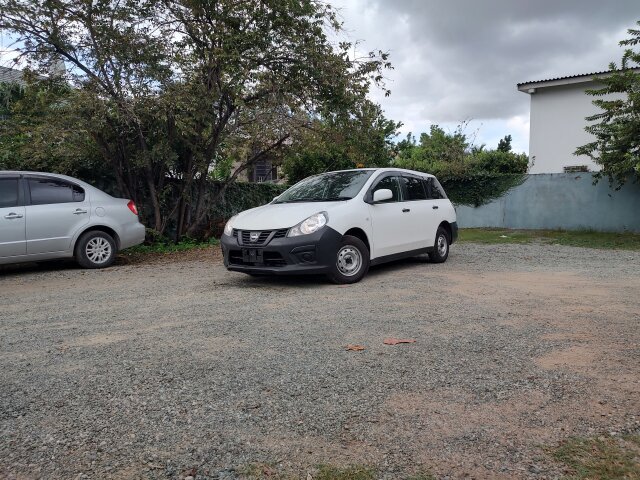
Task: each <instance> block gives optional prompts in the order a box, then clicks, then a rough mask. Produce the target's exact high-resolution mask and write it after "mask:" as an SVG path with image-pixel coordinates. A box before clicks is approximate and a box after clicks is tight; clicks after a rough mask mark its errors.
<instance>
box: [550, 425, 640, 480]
mask: <svg viewBox="0 0 640 480" xmlns="http://www.w3.org/2000/svg"><path fill="white" fill-rule="evenodd" d="M547 452H548V453H550V454H551V455H552V456H553V458H555V459H556V460H557V461H559V462H561V463H563V464H564V465H566V466H567V473H568V475H567V476H566V477H565V478H566V479H567V480H587V479H590V480H591V479H594V480H595V479H598V480H614V479H628V480H631V479H635V480H638V479H640V435H629V436H625V437H622V438H619V437H611V436H605V437H598V438H570V439H568V440H567V441H565V442H563V443H562V444H560V445H559V446H558V447H556V448H551V449H547Z"/></svg>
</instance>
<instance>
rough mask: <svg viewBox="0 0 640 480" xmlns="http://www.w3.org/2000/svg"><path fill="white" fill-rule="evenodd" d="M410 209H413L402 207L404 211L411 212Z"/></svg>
mask: <svg viewBox="0 0 640 480" xmlns="http://www.w3.org/2000/svg"><path fill="white" fill-rule="evenodd" d="M410 211H411V209H410V208H403V209H402V213H407V212H410Z"/></svg>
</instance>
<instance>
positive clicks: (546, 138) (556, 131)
mask: <svg viewBox="0 0 640 480" xmlns="http://www.w3.org/2000/svg"><path fill="white" fill-rule="evenodd" d="M595 87H596V85H595V84H594V83H593V82H592V81H589V82H583V83H576V84H572V85H563V86H555V87H545V88H538V89H536V92H535V93H533V94H531V119H530V129H531V130H530V136H529V157H530V158H532V159H533V157H535V159H534V163H533V167H532V168H531V173H561V172H563V171H564V167H566V166H574V165H587V166H588V167H589V169H590V170H591V171H597V170H599V166H598V165H596V164H595V163H594V162H593V161H592V160H591V159H590V158H589V157H585V156H580V157H577V156H575V155H574V154H573V152H575V150H576V148H578V147H579V146H581V145H584V144H585V143H588V142H590V141H593V137H592V136H591V135H590V134H588V133H587V132H585V131H584V127H585V126H586V124H587V121H586V120H585V117H587V116H589V115H593V114H594V113H597V112H598V111H599V110H598V108H596V107H595V106H594V105H593V104H592V103H591V101H592V100H593V99H594V98H595V97H592V96H589V95H586V94H585V90H586V89H588V88H595Z"/></svg>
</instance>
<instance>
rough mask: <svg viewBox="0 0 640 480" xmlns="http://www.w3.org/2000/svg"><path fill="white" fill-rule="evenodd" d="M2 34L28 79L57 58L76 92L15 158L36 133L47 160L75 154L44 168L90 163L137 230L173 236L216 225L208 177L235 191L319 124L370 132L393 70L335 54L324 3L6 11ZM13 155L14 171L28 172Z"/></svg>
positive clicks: (129, 4)
mask: <svg viewBox="0 0 640 480" xmlns="http://www.w3.org/2000/svg"><path fill="white" fill-rule="evenodd" d="M0 29H2V30H3V31H7V32H8V33H9V34H10V35H11V36H12V37H13V38H14V39H15V40H16V44H17V45H20V48H21V49H22V51H23V60H25V61H27V62H28V64H29V65H30V67H31V68H32V69H33V70H34V71H35V72H36V73H45V72H48V70H49V66H50V65H51V64H52V63H55V62H56V61H59V60H60V59H63V60H64V61H65V62H66V63H67V67H68V68H67V72H66V74H65V78H64V80H65V81H67V82H69V83H70V84H71V85H72V86H73V92H71V93H69V94H68V103H65V102H66V101H65V102H56V101H52V102H49V103H48V105H49V107H51V108H49V110H50V111H52V109H53V107H56V108H58V107H60V108H61V109H62V112H61V114H60V115H53V114H52V115H49V116H48V117H47V121H46V122H44V121H43V122H39V123H38V125H28V124H26V125H25V128H24V131H23V134H24V135H25V136H26V137H24V138H23V137H18V138H17V139H14V140H16V141H17V142H18V143H19V147H20V149H19V150H22V149H23V147H24V148H27V145H26V144H27V143H29V141H30V139H29V140H27V139H28V136H29V135H32V134H33V132H34V131H36V130H37V131H38V134H37V136H38V138H39V140H41V142H40V144H41V145H44V146H47V147H49V148H51V149H52V153H53V154H54V156H55V155H57V150H56V148H57V146H59V145H63V144H65V143H67V144H68V145H72V146H73V148H72V149H70V150H71V152H72V153H71V158H67V157H64V156H61V157H60V158H61V159H62V160H64V161H68V162H70V163H68V164H64V163H63V162H58V161H56V162H52V163H54V164H55V165H58V167H57V168H56V169H54V168H48V169H49V170H55V171H64V173H73V168H75V165H76V163H75V160H76V159H86V161H88V162H92V161H93V160H92V159H93V158H94V154H95V153H96V152H97V153H98V155H99V158H100V159H101V163H102V164H103V165H105V166H107V167H108V169H109V171H110V172H111V175H112V176H113V178H114V179H115V183H116V185H117V186H118V190H119V191H120V194H121V195H124V196H126V197H129V198H132V199H134V200H135V201H136V203H138V204H139V205H141V215H142V217H143V219H144V220H145V221H146V222H147V223H148V224H150V225H151V226H153V228H154V229H155V230H157V231H158V232H160V233H162V232H165V231H166V230H175V231H176V232H177V236H178V237H181V236H183V235H191V236H194V235H197V234H199V233H202V230H203V229H206V228H207V225H209V224H210V223H211V217H210V214H211V212H212V210H213V207H214V205H215V204H216V202H217V201H218V197H217V196H216V195H212V194H211V192H210V191H209V190H208V188H207V186H208V182H209V181H210V178H211V176H213V177H214V178H216V179H219V180H221V181H224V182H226V183H228V182H233V181H234V180H235V179H236V178H238V176H239V175H240V174H241V173H242V172H243V171H245V170H247V169H249V168H251V167H252V165H253V164H255V163H256V162H257V161H259V160H261V159H264V158H266V157H269V158H270V159H275V160H277V159H279V158H280V157H281V156H282V154H283V152H284V151H285V150H286V149H287V147H288V146H289V145H291V144H292V143H295V141H296V140H295V139H296V137H297V136H299V135H301V132H306V131H307V130H308V129H309V128H313V125H314V123H316V122H317V121H318V120H321V121H327V120H328V119H331V121H334V120H335V122H336V123H337V124H338V125H343V124H345V123H347V119H352V118H353V119H358V118H361V119H363V120H364V123H362V122H361V123H358V122H357V121H356V122H355V123H353V122H352V124H351V125H352V127H354V126H355V127H362V131H361V132H359V131H356V130H354V131H352V132H351V134H352V135H353V138H355V139H357V138H359V139H366V138H367V135H368V132H369V129H370V128H377V127H376V126H375V124H373V123H372V124H368V123H366V122H368V121H371V122H374V121H375V120H376V116H375V115H372V114H370V113H368V112H369V111H370V110H371V109H372V108H374V107H372V106H371V104H370V103H369V102H368V101H367V100H366V96H367V94H368V92H369V90H370V88H371V87H372V86H378V87H380V88H383V89H384V88H385V87H384V77H383V75H382V72H383V71H384V70H385V69H387V68H390V67H391V65H390V63H389V61H388V54H387V53H386V52H380V51H379V52H371V53H370V55H367V56H364V57H363V58H358V59H353V58H352V56H351V55H349V53H350V52H351V50H352V47H353V46H352V45H351V44H349V43H348V42H340V43H339V44H338V45H335V42H334V41H333V39H334V38H335V36H336V35H339V34H340V31H341V24H340V22H339V20H338V18H337V16H336V12H335V11H334V10H333V8H332V7H331V6H330V5H328V4H326V3H325V2H323V1H320V0H300V1H296V2H291V1H286V2H285V1H282V0H262V1H260V2H253V1H245V2H238V1H236V0H218V1H215V2H201V1H197V0H166V1H163V2H156V1H153V0H122V1H119V2H65V1H62V0H51V1H46V2H30V1H23V0H4V1H3V3H2V9H0ZM330 37H331V38H330ZM387 93H388V91H387ZM72 111H75V112H77V114H76V116H75V118H74V117H73V116H72V115H67V113H68V112H72ZM34 113H35V112H34ZM30 121H31V120H29V121H28V122H27V123H29V122H30ZM67 137H71V138H67ZM83 140H84V143H83ZM12 141H13V140H12ZM368 145H369V144H368V143H362V144H361V145H360V146H358V148H360V149H363V148H364V147H367V148H368ZM76 147H78V148H76ZM5 151H11V148H8V149H5ZM20 155H21V156H20V158H18V159H10V160H11V161H18V160H20V161H23V162H25V161H33V160H31V157H30V156H28V155H26V154H24V155H23V154H20ZM363 155H364V153H363ZM45 156H46V155H42V159H43V160H44V157H45ZM367 156H370V155H369V154H367ZM49 158H51V157H49ZM35 166H42V167H48V166H49V164H45V163H40V164H37V163H36V164H35ZM90 170H91V169H90ZM212 172H213V175H212ZM223 192H224V189H220V190H219V192H218V193H219V194H220V195H221V194H222V193H223Z"/></svg>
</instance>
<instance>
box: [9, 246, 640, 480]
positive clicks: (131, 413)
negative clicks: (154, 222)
mask: <svg viewBox="0 0 640 480" xmlns="http://www.w3.org/2000/svg"><path fill="white" fill-rule="evenodd" d="M639 267H640V253H638V252H623V251H598V250H590V249H580V248H572V247H560V246H549V245H546V246H542V245H489V246H487V245H474V244H460V245H454V246H453V248H452V252H451V256H450V257H449V261H448V262H447V263H445V264H442V265H434V264H429V263H421V262H419V261H416V260H412V261H405V262H400V263H395V264H392V265H387V266H381V267H378V268H375V269H372V271H371V272H370V274H369V275H368V276H367V277H366V278H365V279H364V280H363V281H362V282H361V283H359V284H356V285H352V286H335V285H331V284H327V283H326V282H325V281H324V280H322V279H308V278H294V279H278V278H251V277H248V276H244V275H242V274H235V273H229V272H227V271H226V270H225V269H224V268H223V267H222V265H221V260H220V257H219V255H218V252H217V251H216V250H208V251H198V252H190V253H189V254H185V255H174V256H171V257H170V258H167V259H161V260H153V261H148V262H145V263H139V264H128V265H127V264H122V263H121V264H120V265H119V266H116V267H114V268H111V269H108V270H102V271H81V270H77V269H76V268H75V267H74V266H73V265H68V266H64V265H63V266H60V265H56V266H44V267H42V266H41V267H34V266H32V267H11V268H4V269H2V270H0V305H1V310H0V342H1V349H0V477H2V478H33V477H43V478H185V477H188V476H192V477H196V478H225V479H232V478H237V477H238V476H241V472H243V471H247V468H248V466H250V465H252V464H265V465H270V468H271V469H272V470H271V471H273V472H276V473H284V474H288V475H291V476H292V477H293V478H300V477H301V478H307V472H312V473H313V467H314V466H315V465H318V464H332V465H338V466H341V465H351V464H359V465H367V466H371V467H374V468H376V469H377V471H378V472H379V473H380V477H381V478H389V479H391V478H404V477H406V476H407V475H410V474H416V473H418V472H431V473H432V474H434V476H436V477H437V478H460V477H464V476H465V475H468V476H470V477H476V478H486V477H491V478H555V477H557V476H558V475H560V474H561V473H562V470H561V466H559V465H557V464H555V463H554V462H553V461H552V460H551V458H550V457H549V456H548V455H547V454H546V453H545V451H544V449H543V448H542V446H544V445H556V444H557V443H558V442H559V441H561V440H562V439H564V438H567V437H569V436H573V435H579V436H588V435H598V434H602V433H613V434H622V433H632V432H636V433H638V432H640V348H639V346H640V329H639V328H638V326H639V325H640V293H639V292H640V268H639ZM387 337H399V338H410V339H415V340H416V343H412V344H401V345H396V346H389V345H384V344H383V340H384V339H385V338H387ZM347 344H359V345H363V346H364V347H365V350H364V351H347V350H346V349H345V348H344V347H345V346H346V345H347Z"/></svg>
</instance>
